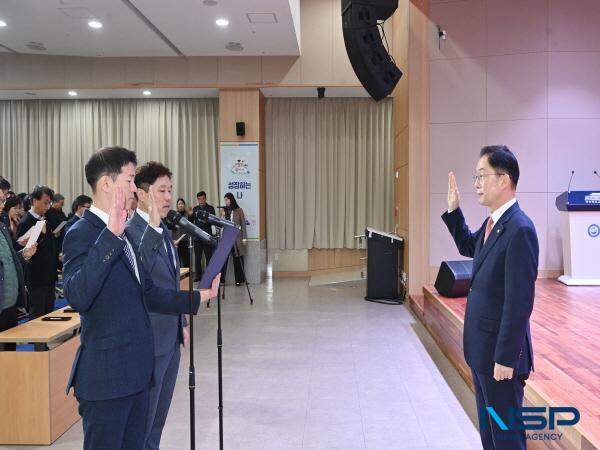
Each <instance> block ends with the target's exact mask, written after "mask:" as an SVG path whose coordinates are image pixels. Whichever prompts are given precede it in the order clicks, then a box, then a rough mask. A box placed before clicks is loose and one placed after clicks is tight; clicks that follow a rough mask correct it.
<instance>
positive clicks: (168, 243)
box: [163, 228, 175, 268]
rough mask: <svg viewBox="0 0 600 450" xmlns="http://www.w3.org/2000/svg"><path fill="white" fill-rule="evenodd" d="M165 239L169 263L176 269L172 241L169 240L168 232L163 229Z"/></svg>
mask: <svg viewBox="0 0 600 450" xmlns="http://www.w3.org/2000/svg"><path fill="white" fill-rule="evenodd" d="M163 239H164V240H165V245H166V247H167V256H168V257H169V262H170V263H171V265H172V266H173V268H175V258H174V257H173V249H172V245H171V239H170V238H169V235H168V231H167V230H165V229H164V228H163Z"/></svg>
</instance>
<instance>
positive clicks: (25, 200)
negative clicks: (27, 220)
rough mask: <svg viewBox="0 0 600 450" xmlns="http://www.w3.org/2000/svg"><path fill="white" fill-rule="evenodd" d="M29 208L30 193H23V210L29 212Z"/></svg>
mask: <svg viewBox="0 0 600 450" xmlns="http://www.w3.org/2000/svg"><path fill="white" fill-rule="evenodd" d="M30 209H31V195H29V194H25V197H23V211H25V212H29V210H30Z"/></svg>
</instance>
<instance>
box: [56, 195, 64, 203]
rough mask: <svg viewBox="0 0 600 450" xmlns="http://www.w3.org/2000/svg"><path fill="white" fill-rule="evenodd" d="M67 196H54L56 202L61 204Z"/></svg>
mask: <svg viewBox="0 0 600 450" xmlns="http://www.w3.org/2000/svg"><path fill="white" fill-rule="evenodd" d="M64 199H65V196H64V195H62V194H54V201H55V202H60V201H61V200H64Z"/></svg>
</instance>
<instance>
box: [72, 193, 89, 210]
mask: <svg viewBox="0 0 600 450" xmlns="http://www.w3.org/2000/svg"><path fill="white" fill-rule="evenodd" d="M86 203H89V204H90V205H91V204H92V198H91V197H88V196H87V195H85V194H82V195H78V196H77V197H75V200H73V205H71V212H72V213H73V214H75V212H76V211H77V210H78V209H79V208H80V207H82V206H83V205H85V204H86Z"/></svg>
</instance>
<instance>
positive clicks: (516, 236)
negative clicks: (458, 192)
mask: <svg viewBox="0 0 600 450" xmlns="http://www.w3.org/2000/svg"><path fill="white" fill-rule="evenodd" d="M442 219H443V220H444V222H445V223H446V225H447V226H448V230H450V233H451V234H452V236H453V237H454V242H455V243H456V246H457V247H458V250H459V252H460V254H461V255H463V256H467V257H470V258H473V274H472V278H471V288H470V289H469V294H468V296H467V310H466V313H465V326H464V335H463V340H464V353H465V360H466V361H467V364H469V366H470V367H471V368H472V369H474V370H477V371H479V372H481V373H484V374H489V375H493V373H494V363H498V364H502V365H503V366H507V367H512V368H515V369H517V371H516V373H517V374H525V373H529V371H530V370H533V349H532V346H531V333H530V327H529V316H530V315H531V312H532V310H533V300H534V297H535V280H536V278H537V268H538V256H539V247H538V240H537V234H536V231H535V227H534V225H533V222H532V221H531V220H530V219H529V217H527V216H526V215H525V213H524V212H523V211H522V210H521V209H520V208H519V204H518V203H515V204H514V205H512V206H511V207H510V208H509V209H508V210H507V211H506V212H505V213H504V214H503V215H502V217H501V218H500V219H499V220H498V223H496V224H494V227H493V229H492V231H491V233H490V236H489V238H488V239H487V241H486V242H485V244H484V243H483V238H484V234H485V227H486V223H487V220H489V219H486V221H485V222H484V223H483V225H482V226H481V228H479V230H477V231H476V232H475V233H471V232H470V230H469V228H468V227H467V225H466V223H465V218H464V216H463V214H462V211H461V210H460V208H459V209H457V210H455V211H452V212H451V213H447V212H446V213H445V214H444V215H443V216H442Z"/></svg>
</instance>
